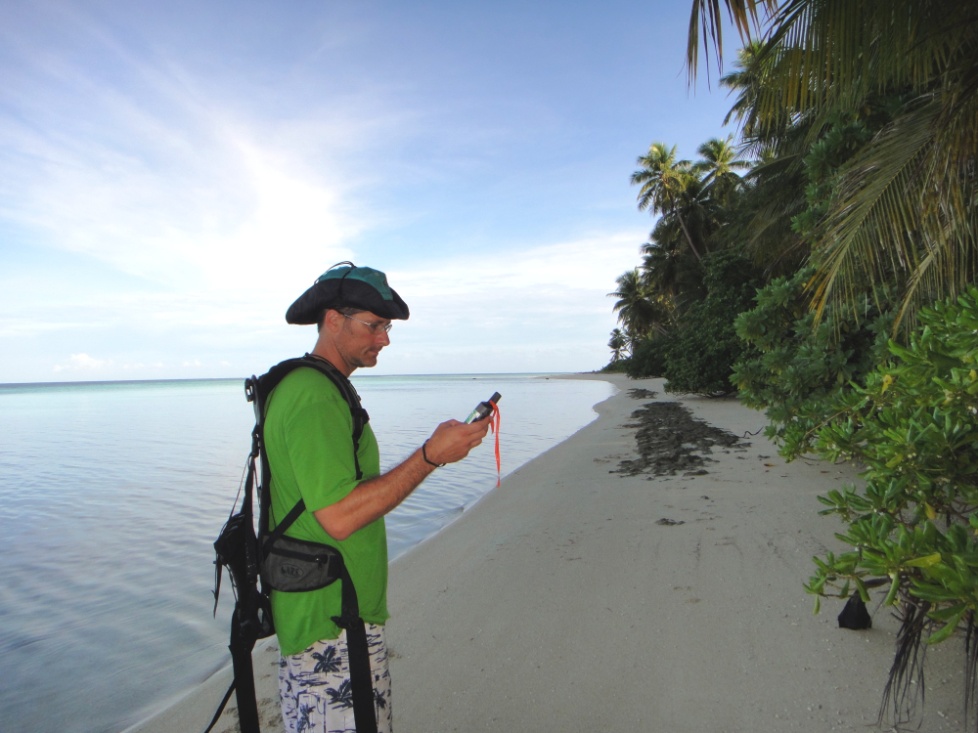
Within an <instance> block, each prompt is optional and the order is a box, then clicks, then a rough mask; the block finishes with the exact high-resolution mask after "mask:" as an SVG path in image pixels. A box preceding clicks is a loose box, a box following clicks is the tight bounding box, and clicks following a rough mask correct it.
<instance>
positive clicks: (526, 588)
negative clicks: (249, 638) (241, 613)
mask: <svg viewBox="0 0 978 733" xmlns="http://www.w3.org/2000/svg"><path fill="white" fill-rule="evenodd" d="M555 378H570V379H574V378H583V379H599V380H603V381H607V382H610V383H612V384H613V385H615V386H616V387H617V388H618V390H619V391H618V392H617V393H616V394H615V395H613V396H612V397H610V398H609V399H607V400H605V401H604V402H602V403H600V404H598V405H596V406H595V410H596V411H597V413H598V417H597V419H596V420H594V421H592V422H591V423H589V424H588V425H587V426H585V427H584V428H582V429H581V430H579V431H578V432H577V433H575V434H574V435H572V436H571V437H569V438H568V439H566V440H565V441H563V442H562V443H560V444H558V445H557V446H555V447H553V448H551V449H550V450H548V451H547V452H545V453H544V454H542V455H541V456H539V457H537V458H536V459H534V460H533V461H531V462H529V463H527V464H526V465H524V466H522V467H521V468H519V469H517V470H516V471H514V472H513V473H512V474H510V475H509V476H507V478H506V479H505V480H504V482H503V484H502V485H501V486H499V487H497V488H495V489H494V490H493V491H491V492H489V493H488V494H486V495H485V496H483V497H482V498H481V499H480V500H479V501H478V502H476V503H475V504H474V505H473V506H472V507H471V508H467V509H466V510H465V512H464V513H463V514H462V515H461V516H459V517H458V518H457V519H456V520H455V521H453V522H452V523H451V524H449V525H448V526H446V527H444V528H443V529H442V530H441V531H439V532H438V533H437V534H436V535H434V536H433V537H431V538H429V539H427V540H425V541H424V542H422V543H421V544H419V545H417V546H416V547H414V548H412V549H411V550H410V551H409V552H407V553H406V554H404V555H402V556H401V557H399V558H397V560H395V561H394V562H393V563H392V564H391V574H390V578H391V579H390V583H391V584H390V594H389V600H390V608H391V621H390V622H389V625H388V632H387V634H388V637H387V638H388V644H389V647H390V652H391V674H392V677H393V681H394V682H393V685H394V700H393V705H394V720H395V730H397V731H398V732H399V733H415V732H418V733H420V732H421V731H514V730H529V729H539V730H582V731H583V730H592V729H610V730H636V731H640V730H649V731H660V730H661V731H666V730H668V731H671V732H679V733H682V732H684V731H689V732H690V733H693V732H694V731H695V732H696V733H704V732H707V733H712V732H714V731H716V732H719V731H726V732H727V733H740V732H743V733H747V731H751V732H752V733H753V732H755V731H756V732H759V733H764V732H765V731H771V732H772V733H775V732H778V733H780V732H781V731H792V730H798V731H809V730H818V731H829V730H832V731H852V732H853V733H855V731H863V730H865V728H866V726H867V725H868V726H870V727H872V726H873V725H874V724H875V723H876V717H877V713H878V711H879V706H880V701H881V696H882V692H883V685H884V684H885V680H886V675H887V672H888V670H889V666H890V662H891V661H892V656H893V648H894V642H895V629H896V622H895V621H894V619H892V618H891V616H890V611H889V609H879V608H878V604H879V601H880V600H881V597H882V596H879V597H877V596H874V597H873V602H872V603H871V604H870V605H869V610H870V612H871V613H872V615H873V628H872V629H870V630H867V631H848V630H843V629H839V628H838V625H837V623H836V615H837V613H838V611H840V610H841V608H842V605H843V602H842V601H835V600H823V603H822V611H821V613H820V614H819V615H813V614H812V606H813V598H812V597H811V596H809V595H807V594H806V593H805V592H804V589H803V587H802V584H803V583H804V582H805V581H807V579H808V576H809V575H810V574H811V569H812V567H813V566H812V561H811V558H812V556H813V555H820V554H822V553H823V552H825V551H826V550H827V549H828V550H837V549H840V543H839V542H838V540H836V539H835V537H834V533H835V532H836V531H838V529H839V527H838V525H837V524H836V523H835V521H834V520H833V519H831V518H827V517H821V516H819V515H818V511H819V509H820V508H821V505H820V504H819V503H818V501H817V496H818V495H820V494H824V493H826V492H827V491H829V490H830V489H832V488H836V487H839V486H841V485H842V484H843V483H845V482H851V481H854V480H855V474H854V471H852V470H851V468H849V467H846V466H836V465H831V464H825V463H822V462H818V461H813V460H803V459H799V460H796V461H794V462H792V463H785V461H784V460H783V459H781V458H780V457H779V456H778V454H777V451H776V449H775V448H774V446H773V445H771V443H770V442H769V441H768V440H767V439H765V438H764V437H763V436H761V435H751V434H752V433H754V432H755V431H757V430H758V429H759V428H762V427H763V426H764V425H765V422H766V421H765V420H764V417H763V415H761V414H760V413H757V412H755V411H753V410H750V409H748V408H746V407H744V406H742V405H740V403H739V402H736V401H735V400H732V399H727V400H710V399H705V398H696V397H682V396H676V395H667V394H664V393H663V391H662V381H661V380H631V379H629V378H627V377H625V376H623V375H610V374H582V375H559V376H555ZM653 393H654V394H653ZM677 403H678V405H681V407H682V408H684V409H682V410H676V409H675V408H674V407H670V415H671V416H669V417H668V418H665V419H666V422H665V423H663V424H662V425H659V426H656V424H655V420H658V419H662V418H663V415H665V412H664V411H665V408H664V407H663V405H667V406H671V405H675V404H677ZM672 413H676V414H681V415H686V416H687V418H688V417H690V416H691V418H692V422H691V423H690V422H686V423H682V425H679V423H676V422H675V420H676V419H678V418H677V417H676V414H672ZM670 421H671V422H670ZM650 426H652V427H653V428H655V427H657V428H658V433H657V434H655V435H653V434H650V433H649V431H648V430H646V428H649V427H650ZM703 426H707V427H709V428H711V429H713V430H714V431H716V434H714V433H712V432H710V431H709V430H704V429H703ZM693 428H695V430H694V429H693ZM691 430H692V432H691ZM677 431H678V432H677ZM695 432H702V433H705V435H704V436H697V440H693V438H692V437H690V436H691V435H692V434H693V433H695ZM669 433H672V434H674V435H676V434H678V435H681V436H682V439H681V440H678V441H675V440H673V441H672V442H673V443H676V444H677V445H678V447H676V446H673V447H670V448H668V450H674V449H675V450H687V449H688V450H689V451H691V453H692V454H693V460H694V463H695V458H696V456H698V457H699V459H701V460H702V463H701V464H698V465H693V464H690V465H689V466H686V465H685V464H683V470H682V471H681V472H679V473H676V474H668V473H663V472H662V471H663V470H664V467H666V466H667V465H668V464H669V463H677V462H676V461H674V460H673V457H672V454H671V453H667V454H665V455H666V458H667V460H664V461H660V462H659V463H658V464H657V463H656V462H655V461H651V462H648V461H646V462H644V463H643V462H642V461H640V460H639V459H641V458H644V455H645V453H646V450H647V449H649V450H663V448H661V447H656V446H655V445H653V443H654V442H655V440H657V437H656V435H659V434H662V435H664V434H669ZM720 433H726V434H727V435H729V436H734V437H737V438H738V439H737V440H734V441H732V442H731V441H728V442H727V443H726V444H724V443H723V442H717V441H716V440H714V442H712V443H710V442H709V441H710V440H713V439H714V438H716V437H717V435H719V434H720ZM711 436H712V437H711ZM743 436H746V437H743ZM699 437H702V438H703V440H705V441H706V442H697V441H698V440H699ZM643 441H644V442H643ZM690 446H691V447H690ZM683 455H685V453H684V454H683ZM677 465H678V464H677ZM643 467H644V468H643ZM636 469H637V470H636ZM927 655H928V656H927V666H926V672H927V676H926V681H927V689H926V696H927V697H926V705H924V706H923V707H922V708H920V706H918V710H917V711H916V712H915V714H914V715H913V716H909V719H910V720H911V723H912V724H913V725H919V726H920V727H921V729H922V730H927V731H951V732H954V731H963V730H964V721H963V718H964V715H963V709H962V708H963V689H964V688H963V680H962V677H963V675H962V672H961V669H962V666H963V665H962V658H961V652H960V648H959V645H957V644H955V642H954V641H951V642H948V643H945V644H942V645H939V646H937V647H934V648H933V649H930V650H928V652H927ZM277 663H278V652H277V646H276V645H275V643H274V639H273V640H271V641H266V642H265V643H264V644H260V645H259V647H258V649H257V650H256V652H255V676H256V687H257V690H258V699H259V707H260V709H261V711H262V725H263V728H264V729H265V730H267V731H280V730H281V729H282V726H281V719H280V717H279V712H278V697H277ZM230 676H231V675H230V670H229V669H225V670H222V671H221V672H219V673H217V674H216V675H214V676H213V677H211V678H210V679H209V680H207V681H206V682H204V683H203V684H202V685H200V686H199V687H198V688H196V689H194V690H193V691H192V692H191V693H190V694H189V695H187V696H185V697H182V698H181V699H180V700H176V701H171V702H170V704H169V706H168V707H167V708H166V709H164V710H163V711H161V712H160V713H159V714H157V715H156V716H154V717H153V718H151V719H149V720H147V721H143V722H142V723H139V724H137V725H136V726H133V727H131V728H129V729H128V733H184V732H185V731H194V730H203V729H204V727H206V725H207V723H208V722H209V720H210V718H211V716H212V715H213V712H214V710H215V708H216V706H217V703H218V702H219V700H220V698H221V695H223V693H224V691H225V690H226V689H227V686H228V684H229V683H230ZM229 707H231V708H233V702H232V704H230V705H229ZM886 712H887V716H886V717H885V718H884V721H889V725H892V724H893V722H894V721H893V717H894V716H893V711H892V710H887V711H886ZM236 722H237V721H236V718H235V717H234V716H233V714H231V713H230V712H229V711H226V712H225V714H224V716H223V717H222V719H221V721H220V722H219V723H218V725H217V726H216V727H215V730H217V731H230V730H232V729H233V728H234V726H235V725H236Z"/></svg>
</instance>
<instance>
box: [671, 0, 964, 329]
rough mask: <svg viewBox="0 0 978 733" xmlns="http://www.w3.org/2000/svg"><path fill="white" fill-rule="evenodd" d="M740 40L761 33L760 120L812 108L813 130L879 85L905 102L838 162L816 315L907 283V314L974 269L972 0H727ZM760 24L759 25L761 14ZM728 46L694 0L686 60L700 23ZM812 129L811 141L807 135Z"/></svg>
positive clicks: (819, 260)
mask: <svg viewBox="0 0 978 733" xmlns="http://www.w3.org/2000/svg"><path fill="white" fill-rule="evenodd" d="M724 4H725V5H726V6H727V9H728V11H729V12H730V15H731V17H732V18H733V21H734V24H735V26H736V28H737V30H738V32H739V33H740V35H741V38H742V39H744V40H745V41H747V42H749V41H752V40H754V39H755V38H760V39H761V40H762V41H763V42H762V45H761V48H760V50H759V51H758V52H757V54H756V61H757V62H758V63H760V64H763V68H764V70H765V76H764V84H762V85H761V88H760V89H759V93H758V95H757V97H756V99H754V100H753V101H752V112H751V114H752V118H753V119H756V120H758V121H760V122H769V121H771V120H776V119H783V118H784V116H785V115H786V114H788V115H791V116H792V117H793V118H794V119H798V118H800V117H805V118H807V119H808V120H809V123H810V128H809V130H810V134H811V135H813V136H814V135H818V134H819V132H820V131H821V130H822V129H823V127H824V124H825V123H826V122H827V121H828V120H830V119H832V118H833V116H835V115H838V114H840V113H844V114H845V113H852V112H854V111H858V110H860V109H862V108H863V107H864V106H865V105H866V104H867V102H869V101H871V100H872V99H873V98H874V97H878V96H879V95H880V94H886V93H890V92H899V93H900V94H901V95H902V102H901V103H900V104H899V105H898V106H897V107H896V108H895V109H894V110H893V113H892V114H891V115H890V120H889V122H887V124H886V125H885V127H884V128H883V129H882V130H881V131H880V132H878V133H877V134H876V136H875V138H874V139H873V140H872V141H871V142H870V143H869V144H867V145H865V146H864V147H863V148H862V150H861V151H859V152H858V153H857V154H856V155H855V156H853V158H852V159H851V160H850V161H849V163H848V164H847V165H846V166H845V167H844V168H843V169H842V170H841V171H840V178H839V183H838V185H837V187H836V191H835V197H834V202H833V205H832V206H831V208H830V210H829V211H828V213H827V214H826V216H825V222H824V226H823V228H822V233H821V238H820V242H819V243H818V246H817V249H816V251H814V252H813V255H814V261H815V264H816V266H817V273H816V275H815V278H814V280H813V282H812V288H813V290H812V293H813V298H814V303H815V304H816V306H817V308H818V310H819V312H821V310H822V309H823V308H824V307H825V306H826V305H827V304H828V303H829V302H836V303H838V304H840V305H844V304H845V303H846V302H847V296H848V295H849V294H850V293H853V292H856V291H858V290H859V289H860V288H859V285H860V284H861V283H863V282H868V283H870V285H871V286H873V288H874V290H877V291H882V290H883V289H884V288H885V287H886V286H887V285H888V284H890V283H891V282H893V280H894V278H896V279H897V280H898V281H900V284H904V283H905V285H903V287H904V295H903V302H902V313H903V314H904V315H909V316H911V318H909V319H908V321H910V322H912V321H913V318H912V316H913V315H914V313H915V312H916V310H917V309H918V308H919V307H920V305H922V304H924V303H926V302H929V301H931V300H934V299H937V298H943V297H945V296H947V295H953V294H955V293H957V292H959V291H960V290H961V289H962V288H963V287H964V286H965V285H966V284H967V283H969V282H971V281H973V280H974V279H975V278H976V277H978V205H976V202H975V165H976V164H975V161H976V158H978V85H976V84H975V83H974V79H975V78H978V13H975V11H974V9H973V8H974V6H973V3H972V2H966V1H964V0H953V1H952V0H941V1H938V0H892V1H891V2H888V3H861V2H851V1H850V0H786V1H785V2H784V3H783V5H782V6H781V7H780V8H778V7H777V3H776V2H774V1H773V0H724ZM762 21H763V22H764V24H765V31H764V33H763V34H761V33H760V32H759V30H758V29H759V27H760V24H761V22H762ZM700 28H702V33H703V38H704V40H712V42H713V45H714V47H715V49H716V52H717V57H718V59H719V58H720V55H721V53H722V32H721V25H720V4H719V2H717V0H694V3H693V10H692V14H691V18H690V36H689V44H688V47H687V63H688V66H689V70H690V74H691V75H692V74H695V72H696V59H697V56H698V48H699V29H700ZM812 139H813V138H812Z"/></svg>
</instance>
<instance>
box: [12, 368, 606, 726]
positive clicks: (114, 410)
mask: <svg viewBox="0 0 978 733" xmlns="http://www.w3.org/2000/svg"><path fill="white" fill-rule="evenodd" d="M354 384H355V385H356V387H357V389H358V390H359V392H360V394H361V396H362V398H363V402H364V405H365V407H366V408H367V410H368V412H369V413H370V419H371V425H372V426H373V429H374V431H375V432H376V433H377V436H378V440H379V442H380V445H381V451H382V455H381V461H382V465H383V466H384V467H385V468H388V467H390V466H392V465H394V464H395V463H397V462H398V461H399V460H400V459H402V458H403V457H405V456H406V455H408V454H409V453H410V452H411V451H412V450H414V448H415V447H417V446H418V445H419V444H420V443H421V442H422V441H423V440H424V439H425V438H426V437H427V436H428V435H429V434H430V433H431V431H432V430H433V429H434V427H435V425H436V424H437V423H438V422H441V421H442V420H445V419H448V418H449V417H456V418H458V419H463V418H464V417H465V416H466V415H467V414H468V413H469V411H470V410H471V409H472V408H473V407H474V406H475V404H476V403H477V402H479V401H481V400H484V399H486V398H488V397H489V395H491V394H492V393H493V392H494V391H499V392H500V393H501V394H502V400H501V401H500V412H501V416H502V426H501V452H502V463H503V465H502V473H503V477H504V479H505V476H506V474H507V473H509V472H511V471H513V470H515V469H516V468H518V467H519V466H521V465H523V464H524V463H526V462H527V461H529V460H531V459H532V458H534V457H535V456H537V455H539V454H541V453H543V452H544V451H546V450H547V449H548V448H550V447H552V446H553V445H556V444H557V443H558V442H560V441H561V440H563V439H564V438H566V437H568V436H569V435H571V434H572V433H574V432H575V431H577V430H578V429H580V428H581V427H583V426H584V425H586V424H587V423H588V422H590V421H591V420H592V419H593V418H594V417H595V413H594V411H593V409H592V408H593V405H595V404H597V403H598V402H601V401H602V400H604V399H605V398H607V397H609V396H610V395H611V394H612V392H613V391H614V389H613V387H612V386H611V385H610V384H608V383H607V382H601V381H587V380H568V379H547V378H545V377H541V376H538V375H457V376H444V375H442V376H411V377H375V376H363V377H360V376H357V377H355V378H354ZM0 416H2V418H0V440H2V446H3V448H2V450H0V532H2V535H3V537H4V539H5V541H6V542H5V550H4V558H5V559H7V560H8V562H7V563H6V566H7V573H6V575H5V581H6V582H4V583H3V584H0V679H2V680H3V684H2V685H0V720H2V721H3V726H2V727H3V730H5V731H6V730H9V731H33V732H36V733H45V732H47V731H52V732H53V731H61V732H64V733H92V732H96V733H101V732H103V731H104V732H109V731H119V730H121V729H123V728H125V727H127V726H128V725H130V724H132V723H134V722H137V721H138V720H140V719H142V718H143V717H144V716H145V714H146V711H147V710H150V709H153V708H154V707H155V706H156V705H158V704H159V703H160V702H161V701H164V700H167V699H170V698H172V697H174V696H175V695H178V694H180V693H181V692H183V691H185V690H187V689H189V688H191V687H192V686H193V685H195V684H197V683H199V682H200V681H201V680H203V679H205V678H206V677H207V676H209V675H210V674H212V673H213V672H214V671H215V670H217V669H218V668H220V667H221V666H223V665H224V664H226V663H227V662H228V656H227V648H226V647H227V631H228V617H227V614H228V612H229V611H230V607H231V605H232V603H231V595H230V593H229V592H228V590H227V589H225V591H223V592H222V602H221V606H220V607H219V609H218V614H217V618H216V619H215V618H213V617H212V615H211V610H212V604H213V597H212V595H211V590H212V588H213V580H214V567H213V564H212V563H213V548H212V543H213V541H214V538H215V536H216V535H217V533H218V531H219V530H220V527H221V525H222V524H223V522H224V520H225V519H226V518H227V515H228V513H229V512H230V511H231V509H232V503H233V500H234V497H235V494H236V492H237V489H238V486H239V483H240V480H241V474H242V470H243V467H244V461H245V457H246V454H247V451H248V448H249V433H250V430H251V427H252V424H253V422H254V415H253V413H252V409H251V406H250V405H249V404H248V403H247V402H245V399H244V392H243V382H242V380H238V379H235V380H208V381H173V382H125V383H90V384H47V385H7V386H0ZM495 484H496V465H495V458H494V455H493V451H492V446H491V444H490V442H489V441H487V442H486V443H485V444H483V446H481V447H480V448H479V449H478V450H477V451H476V452H474V453H473V454H472V455H471V456H470V457H469V459H467V460H466V461H464V462H462V463H459V464H455V465H452V466H446V467H445V468H443V469H440V470H439V471H437V472H435V473H434V474H433V475H432V476H431V477H430V478H429V479H428V480H427V481H426V482H425V483H424V484H423V485H422V486H421V487H420V488H419V489H418V490H417V491H416V492H415V493H414V494H412V496H411V497H409V499H408V500H407V501H406V502H405V503H404V504H403V505H402V506H400V507H398V509H397V510H396V511H395V512H394V513H393V514H392V515H391V516H390V517H389V519H388V534H389V543H390V552H391V557H392V558H395V557H397V556H398V555H400V554H402V553H403V552H406V551H407V550H409V549H410V548H411V547H412V546H414V545H415V544H417V543H418V542H420V541H421V540H423V539H425V538H426V537H429V536H431V535H432V534H434V533H435V532H437V531H438V530H439V529H440V528H441V527H443V526H445V525H446V524H447V523H449V522H450V521H452V519H454V518H455V517H457V516H458V515H459V514H460V513H461V512H462V511H464V510H465V509H466V508H467V507H469V506H471V505H472V504H473V503H474V502H476V501H477V500H478V498H479V497H481V496H482V495H483V494H485V493H486V492H487V491H489V490H491V489H492V488H493V487H494V486H495ZM216 703H217V701H216V700H215V705H216Z"/></svg>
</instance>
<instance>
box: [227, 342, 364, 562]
mask: <svg viewBox="0 0 978 733" xmlns="http://www.w3.org/2000/svg"><path fill="white" fill-rule="evenodd" d="M300 367H308V368H310V369H315V370H316V371H317V372H319V373H320V374H322V375H324V376H325V377H327V378H328V379H329V380H330V381H331V382H332V383H333V384H334V385H335V386H336V388H337V389H338V390H339V392H340V394H341V395H342V396H343V399H345V400H346V404H347V405H348V406H349V408H350V416H351V417H352V418H353V433H352V436H351V437H352V442H353V462H354V466H355V469H356V477H357V480H358V481H359V480H360V479H362V478H363V471H362V469H361V468H360V458H359V456H358V453H359V449H360V438H361V436H362V435H363V429H364V426H366V424H367V423H368V422H369V421H370V415H368V414H367V411H366V410H365V409H364V408H363V406H362V405H361V403H360V395H359V394H358V393H357V390H356V388H355V387H354V386H353V384H352V383H351V382H350V380H349V379H348V378H347V377H346V376H345V375H344V374H343V373H341V372H340V370H339V369H337V368H336V367H335V366H333V365H332V364H330V363H329V362H328V361H326V360H325V359H321V358H319V357H317V356H313V355H312V354H306V355H305V356H301V357H295V358H292V359H286V360H285V361H282V362H279V363H278V364H276V365H275V366H273V367H272V368H271V369H269V370H268V371H267V372H266V373H265V374H263V375H262V376H260V377H251V379H248V380H246V382H245V394H246V395H247V397H248V400H249V401H250V402H254V405H255V430H254V433H253V435H252V450H253V452H254V453H255V455H256V457H258V456H260V460H261V469H262V470H261V475H262V479H261V482H260V485H259V492H258V493H259V497H260V500H259V507H260V517H259V525H258V526H259V533H260V534H264V533H265V532H266V531H267V527H268V516H269V509H270V506H271V495H270V493H269V491H268V488H269V486H268V485H269V483H270V477H271V469H270V467H269V465H268V456H267V455H266V453H265V449H264V448H265V445H264V430H265V409H266V407H267V404H268V399H269V397H270V396H271V394H272V391H273V390H274V389H275V388H276V387H277V386H278V385H279V384H280V383H281V381H282V380H283V379H285V377H286V376H288V375H289V374H290V373H292V372H293V371H295V370H296V369H298V368H300ZM304 510H305V502H303V500H302V499H299V501H298V502H297V503H296V505H295V506H294V507H292V509H291V510H290V511H289V513H288V514H287V515H286V517H285V519H283V521H281V522H280V523H279V524H278V526H277V527H275V529H274V530H271V534H270V535H269V537H268V543H263V544H264V545H265V546H266V547H267V546H268V545H269V544H270V543H273V542H274V541H275V540H276V539H278V537H280V536H281V535H282V534H283V533H284V532H285V530H287V529H288V528H289V526H291V524H292V523H293V522H294V521H295V520H296V519H298V517H299V515H301V514H302V512H303V511H304Z"/></svg>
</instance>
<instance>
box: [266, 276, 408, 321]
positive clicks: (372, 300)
mask: <svg viewBox="0 0 978 733" xmlns="http://www.w3.org/2000/svg"><path fill="white" fill-rule="evenodd" d="M329 309H333V310H342V309H353V310H358V311H369V312H371V313H373V314H375V315H376V316H379V317H380V318H386V319H388V320H394V319H400V320H407V318H408V317H409V316H410V315H411V311H410V310H408V307H407V303H405V302H404V301H403V300H402V299H401V296H399V295H398V294H397V293H396V292H395V291H394V289H393V288H391V287H390V286H389V285H388V284H387V276H386V275H385V274H384V273H382V272H381V271H380V270H374V269H373V268H370V267H356V266H355V265H354V264H353V263H352V262H340V263H339V264H337V265H333V266H332V267H331V268H329V269H328V270H327V271H326V272H324V273H323V274H322V275H320V276H319V277H318V278H317V279H316V282H315V283H313V284H312V287H310V288H309V289H308V290H306V292H304V293H303V294H302V295H300V296H299V297H298V298H297V299H296V301H295V302H294V303H293V304H292V305H291V306H289V309H288V310H287V311H286V313H285V320H286V321H288V322H289V323H298V324H311V323H317V324H321V323H322V318H323V312H324V311H326V310H329Z"/></svg>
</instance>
